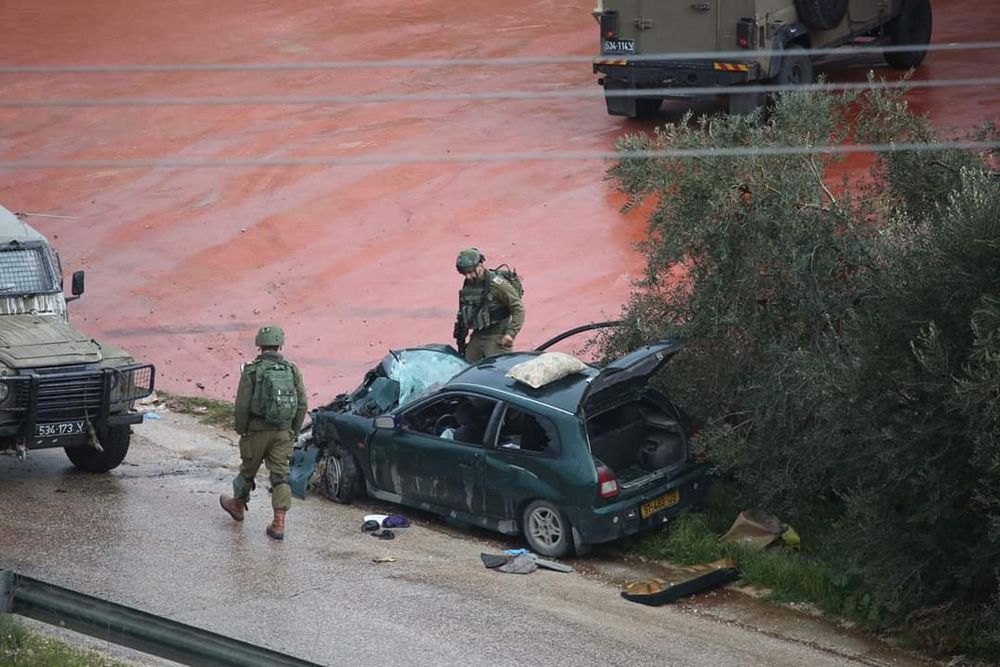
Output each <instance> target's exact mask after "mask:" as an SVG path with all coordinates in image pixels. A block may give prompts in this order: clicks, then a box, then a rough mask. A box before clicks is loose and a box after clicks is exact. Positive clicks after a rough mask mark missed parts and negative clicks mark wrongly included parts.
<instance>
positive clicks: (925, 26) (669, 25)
mask: <svg viewBox="0 0 1000 667" xmlns="http://www.w3.org/2000/svg"><path fill="white" fill-rule="evenodd" d="M593 15H594V18H595V19H597V22H598V23H599V24H600V30H601V42H600V44H601V56H600V57H598V58H596V59H595V60H594V72H595V73H597V74H601V75H603V76H602V77H601V78H600V80H599V81H598V83H599V84H600V85H602V86H603V87H604V99H605V101H606V102H607V107H608V113H609V114H611V115H614V116H628V117H631V118H636V117H648V116H652V115H654V114H655V113H656V112H657V111H658V110H659V108H660V105H661V103H662V102H663V100H664V98H665V97H681V98H683V97H689V96H691V95H692V93H690V92H689V93H687V94H685V89H688V90H691V89H701V91H704V89H706V88H715V87H721V88H723V89H724V90H725V89H728V90H727V92H728V94H727V97H728V104H729V111H730V112H731V113H747V112H749V111H751V110H753V109H755V108H757V107H758V106H760V105H761V104H763V103H764V102H765V101H766V98H767V96H766V94H764V93H761V92H745V93H741V92H740V86H746V85H748V84H750V85H756V86H761V85H796V84H803V83H811V82H812V81H813V78H814V77H813V57H812V56H811V55H810V52H809V49H831V48H834V47H840V46H845V47H848V46H852V45H864V46H869V47H871V46H876V47H881V46H887V45H889V46H913V47H915V48H914V49H912V50H888V51H885V52H884V54H883V55H884V58H885V60H886V61H887V62H888V64H889V65H890V66H892V67H896V68H903V69H908V68H911V67H916V66H917V65H919V64H920V63H921V61H922V60H923V58H924V55H925V54H926V51H927V49H926V46H927V44H928V43H929V42H930V37H931V5H930V0H704V1H701V0H597V7H596V8H595V9H594V10H593ZM744 51H745V52H746V55H745V56H741V55H740V54H742V53H743V52H744ZM716 53H717V54H718V56H714V55H713V54H716ZM685 54H691V55H690V56H686V55H685ZM643 91H649V92H648V94H643ZM675 91H676V92H675Z"/></svg>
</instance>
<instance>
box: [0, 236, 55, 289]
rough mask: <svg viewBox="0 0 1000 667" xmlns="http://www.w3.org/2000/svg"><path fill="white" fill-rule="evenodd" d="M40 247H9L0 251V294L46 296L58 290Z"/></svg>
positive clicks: (45, 255) (43, 250)
mask: <svg viewBox="0 0 1000 667" xmlns="http://www.w3.org/2000/svg"><path fill="white" fill-rule="evenodd" d="M48 259H49V258H48V256H47V254H46V251H45V248H43V247H41V246H11V247H7V248H4V249H3V250H2V251H0V292H2V293H4V294H46V293H51V292H55V291H57V290H58V285H57V284H56V280H55V275H54V273H53V271H52V268H51V267H50V265H49V261H48Z"/></svg>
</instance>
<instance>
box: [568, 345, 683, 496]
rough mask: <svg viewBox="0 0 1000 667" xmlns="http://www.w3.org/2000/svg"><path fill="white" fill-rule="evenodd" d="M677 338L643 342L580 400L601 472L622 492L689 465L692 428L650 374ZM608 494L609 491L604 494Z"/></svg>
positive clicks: (661, 363)
mask: <svg viewBox="0 0 1000 667" xmlns="http://www.w3.org/2000/svg"><path fill="white" fill-rule="evenodd" d="M680 347H681V346H680V344H679V343H677V342H676V341H660V342H658V343H654V344H652V345H647V346H645V347H642V348H640V349H638V350H636V351H634V352H632V353H630V354H628V355H626V356H624V357H622V358H621V359H618V360H617V361H615V362H613V363H611V364H608V365H607V366H605V367H604V368H603V369H601V371H600V372H599V373H598V374H597V375H595V376H594V377H593V379H592V380H591V381H590V383H589V385H588V387H587V389H586V390H585V392H584V394H583V397H582V398H581V401H580V406H581V415H582V416H583V417H584V419H585V421H586V428H587V437H588V440H589V442H590V449H591V453H592V454H593V456H594V458H595V459H596V461H597V463H596V465H597V467H598V472H599V473H600V474H603V475H604V478H605V481H607V480H608V472H606V471H604V470H602V468H605V469H607V470H608V471H610V472H611V473H612V474H613V475H614V476H615V478H616V480H617V486H618V489H619V490H620V492H621V493H623V494H629V493H632V492H639V491H640V490H643V489H645V488H647V487H648V486H649V485H651V484H654V483H656V482H657V481H658V480H663V479H668V478H671V477H673V476H675V475H676V474H678V473H679V472H680V471H681V470H683V469H684V467H685V466H686V464H687V458H688V442H687V429H686V427H685V424H684V423H683V418H682V416H681V415H680V414H679V411H678V410H677V408H676V407H675V406H674V405H673V404H672V403H671V402H670V401H669V400H668V399H667V398H666V397H664V396H662V395H661V394H659V393H657V392H653V391H649V389H648V384H649V380H650V378H651V377H652V376H653V375H654V374H655V373H656V372H657V371H658V370H660V369H661V368H662V367H663V366H664V364H666V363H667V361H669V360H670V358H671V357H673V355H674V354H676V353H677V352H678V350H680ZM604 497H607V496H604Z"/></svg>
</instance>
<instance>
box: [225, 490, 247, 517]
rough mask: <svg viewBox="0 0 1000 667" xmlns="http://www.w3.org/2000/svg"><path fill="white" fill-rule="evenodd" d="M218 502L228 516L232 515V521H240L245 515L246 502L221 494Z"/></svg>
mask: <svg viewBox="0 0 1000 667" xmlns="http://www.w3.org/2000/svg"><path fill="white" fill-rule="evenodd" d="M219 504H220V505H222V509H224V510H226V512H228V513H229V516H231V517H233V520H234V521H242V520H243V517H244V516H246V511H247V504H246V503H245V502H243V501H242V500H239V499H237V498H233V497H232V496H227V495H226V494H222V495H221V496H219Z"/></svg>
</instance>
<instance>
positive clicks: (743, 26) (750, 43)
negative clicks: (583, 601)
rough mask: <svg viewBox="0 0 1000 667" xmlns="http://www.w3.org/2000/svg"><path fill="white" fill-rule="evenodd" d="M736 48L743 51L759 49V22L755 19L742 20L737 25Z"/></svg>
mask: <svg viewBox="0 0 1000 667" xmlns="http://www.w3.org/2000/svg"><path fill="white" fill-rule="evenodd" d="M736 46H738V47H740V48H741V49H755V48H757V22H756V21H754V20H753V19H740V21H739V23H737V24H736Z"/></svg>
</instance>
